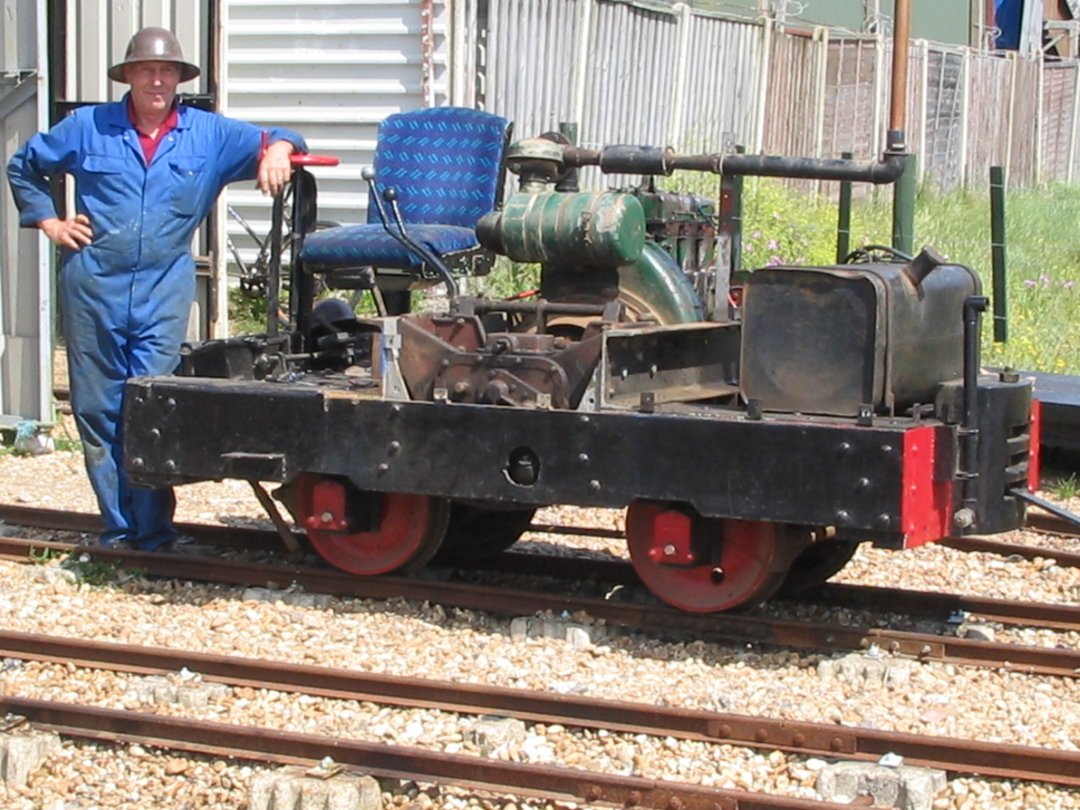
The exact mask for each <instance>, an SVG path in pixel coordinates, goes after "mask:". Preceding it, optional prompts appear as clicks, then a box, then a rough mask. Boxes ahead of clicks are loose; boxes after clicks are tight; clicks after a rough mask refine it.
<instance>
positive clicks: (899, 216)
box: [892, 155, 918, 256]
mask: <svg viewBox="0 0 1080 810" xmlns="http://www.w3.org/2000/svg"><path fill="white" fill-rule="evenodd" d="M917 162H918V155H909V156H908V159H907V163H906V164H905V166H904V171H903V172H902V173H901V174H900V177H899V178H898V179H897V181H896V185H895V186H893V239H892V246H893V247H894V248H896V249H897V250H899V251H900V252H901V253H906V254H907V255H909V256H911V255H913V254H914V253H915V250H914V246H915V178H916V177H917V175H918V166H917Z"/></svg>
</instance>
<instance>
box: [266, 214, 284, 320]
mask: <svg viewBox="0 0 1080 810" xmlns="http://www.w3.org/2000/svg"><path fill="white" fill-rule="evenodd" d="M284 209H285V203H284V200H283V197H282V194H280V193H279V194H277V195H276V196H275V197H274V207H273V208H272V209H271V211H270V266H269V268H268V270H267V276H268V277H267V279H266V334H267V335H269V336H270V337H276V336H277V334H278V327H279V325H280V318H279V315H278V308H279V307H280V305H281V242H282V240H281V228H282V225H283V222H284V213H285V212H284Z"/></svg>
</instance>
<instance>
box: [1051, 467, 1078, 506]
mask: <svg viewBox="0 0 1080 810" xmlns="http://www.w3.org/2000/svg"><path fill="white" fill-rule="evenodd" d="M1049 490H1050V492H1051V494H1052V495H1053V496H1054V497H1055V498H1057V499H1058V500H1062V501H1067V500H1069V499H1070V498H1075V497H1076V496H1077V495H1080V479H1077V477H1076V473H1069V475H1068V476H1067V477H1065V478H1059V479H1058V480H1057V481H1055V482H1054V483H1053V484H1052V485H1051V486H1050V487H1049Z"/></svg>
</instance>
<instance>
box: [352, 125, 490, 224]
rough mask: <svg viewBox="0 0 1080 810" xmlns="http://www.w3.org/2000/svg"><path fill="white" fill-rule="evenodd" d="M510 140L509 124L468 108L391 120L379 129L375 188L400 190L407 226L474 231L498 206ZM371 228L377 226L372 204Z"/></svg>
mask: <svg viewBox="0 0 1080 810" xmlns="http://www.w3.org/2000/svg"><path fill="white" fill-rule="evenodd" d="M509 137H510V122H509V121H507V120H506V119H505V118H502V117H500V116H498V115H492V114H491V113H487V112H483V111H481V110H471V109H468V108H465V107H431V108H428V109H423V110H414V111H411V112H404V113H397V114H395V115H391V116H390V117H388V118H387V119H385V120H384V121H383V122H382V124H381V125H380V126H379V139H378V143H377V145H376V147H375V163H374V168H375V178H376V182H378V184H379V185H380V186H381V187H382V188H384V189H385V188H388V187H391V186H392V187H394V188H395V189H396V190H397V193H398V206H399V207H400V209H401V216H402V218H403V219H404V220H405V221H406V222H413V223H427V224H441V225H460V226H462V227H466V228H472V227H474V226H475V225H476V221H477V220H478V219H480V217H482V216H483V215H484V214H486V213H488V212H489V211H492V210H494V208H495V205H496V203H497V202H498V200H499V197H500V194H501V191H502V184H503V178H504V167H503V156H504V153H505V151H506V145H507V141H508V139H509ZM368 222H375V223H377V222H379V215H378V211H377V210H376V208H375V205H374V203H373V202H371V201H370V200H369V201H368Z"/></svg>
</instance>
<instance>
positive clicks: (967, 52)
mask: <svg viewBox="0 0 1080 810" xmlns="http://www.w3.org/2000/svg"><path fill="white" fill-rule="evenodd" d="M962 59H963V61H962V62H961V63H960V145H959V147H958V151H959V152H960V154H959V156H958V157H957V160H958V161H959V163H960V167H959V168H960V171H959V176H960V187H961V188H967V186H968V180H969V177H968V165H967V162H968V142H967V139H968V136H969V134H970V131H971V130H970V127H969V118H970V116H971V48H964V50H963V57H962Z"/></svg>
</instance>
